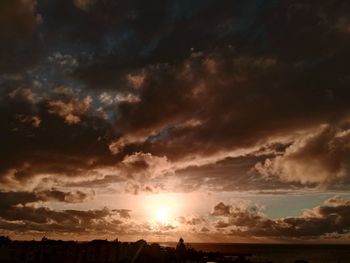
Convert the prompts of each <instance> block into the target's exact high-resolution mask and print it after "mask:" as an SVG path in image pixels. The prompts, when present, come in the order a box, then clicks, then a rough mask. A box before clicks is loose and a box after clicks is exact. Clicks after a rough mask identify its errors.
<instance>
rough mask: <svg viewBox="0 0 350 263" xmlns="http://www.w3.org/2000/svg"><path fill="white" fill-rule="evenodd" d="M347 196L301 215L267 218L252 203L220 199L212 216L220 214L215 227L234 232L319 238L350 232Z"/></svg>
mask: <svg viewBox="0 0 350 263" xmlns="http://www.w3.org/2000/svg"><path fill="white" fill-rule="evenodd" d="M349 212H350V204H349V200H345V199H340V198H332V199H329V200H327V201H325V202H324V204H322V205H321V206H317V207H315V208H312V209H308V210H305V211H304V213H303V215H302V216H299V217H286V218H279V219H273V220H272V219H269V218H267V217H266V216H265V215H264V214H263V213H261V211H260V209H259V208H258V207H255V206H250V205H246V206H231V205H225V204H224V203H219V204H217V205H216V206H215V207H214V210H213V212H212V215H213V216H217V217H221V219H220V220H219V221H217V222H216V223H215V227H216V228H217V229H225V230H228V233H230V234H231V235H235V236H256V237H277V238H288V237H295V238H321V237H322V236H324V235H327V234H335V235H343V234H348V233H349V232H350V227H349V226H350V217H349Z"/></svg>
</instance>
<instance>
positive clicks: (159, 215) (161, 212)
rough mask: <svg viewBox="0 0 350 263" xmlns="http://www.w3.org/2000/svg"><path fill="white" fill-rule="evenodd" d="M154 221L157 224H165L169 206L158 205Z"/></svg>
mask: <svg viewBox="0 0 350 263" xmlns="http://www.w3.org/2000/svg"><path fill="white" fill-rule="evenodd" d="M156 221H157V223H159V224H162V225H167V224H168V223H169V208H168V207H164V206H162V207H158V208H157V211H156Z"/></svg>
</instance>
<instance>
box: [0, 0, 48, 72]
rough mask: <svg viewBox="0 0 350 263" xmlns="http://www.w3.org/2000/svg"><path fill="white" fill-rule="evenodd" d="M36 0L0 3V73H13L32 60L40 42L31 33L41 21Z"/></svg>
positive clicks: (6, 0)
mask: <svg viewBox="0 0 350 263" xmlns="http://www.w3.org/2000/svg"><path fill="white" fill-rule="evenodd" d="M36 5H37V1H36V0H26V1H21V0H4V1H1V3H0V36H1V43H0V56H1V60H0V72H1V73H4V72H14V71H16V70H19V69H21V68H23V66H24V65H30V64H32V63H33V62H34V60H36V55H37V54H38V53H39V50H40V41H39V39H38V36H37V35H36V34H35V31H36V29H37V27H38V26H39V25H40V23H41V22H42V19H41V16H40V14H38V13H37V12H36Z"/></svg>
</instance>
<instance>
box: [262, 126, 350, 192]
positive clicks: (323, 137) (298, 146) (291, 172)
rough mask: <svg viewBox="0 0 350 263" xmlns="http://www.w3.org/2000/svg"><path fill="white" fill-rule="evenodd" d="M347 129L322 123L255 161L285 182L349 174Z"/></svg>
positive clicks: (325, 179) (266, 172)
mask: <svg viewBox="0 0 350 263" xmlns="http://www.w3.org/2000/svg"><path fill="white" fill-rule="evenodd" d="M349 134H350V133H349V130H348V129H342V128H340V127H332V126H329V125H327V126H324V127H322V128H320V129H319V130H318V131H315V132H314V133H309V134H307V135H302V136H300V137H299V138H297V139H296V140H295V141H294V142H293V143H292V144H291V145H290V146H289V147H288V148H287V149H286V151H285V152H284V153H283V154H282V155H280V156H276V157H274V158H271V159H267V160H265V162H264V163H258V164H257V165H256V166H255V167H256V169H257V170H258V171H259V172H260V173H261V174H263V175H265V176H268V175H273V176H278V177H279V178H281V179H282V180H284V181H296V182H301V183H303V184H307V183H321V184H325V185H326V184H330V183H333V182H334V181H340V180H344V179H345V178H346V177H348V176H349V174H350V167H349V153H350V144H349V142H350V135H349Z"/></svg>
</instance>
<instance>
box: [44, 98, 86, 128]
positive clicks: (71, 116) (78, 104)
mask: <svg viewBox="0 0 350 263" xmlns="http://www.w3.org/2000/svg"><path fill="white" fill-rule="evenodd" d="M91 102H92V98H91V97H90V96H87V97H85V98H84V99H83V100H82V101H77V100H72V101H69V102H63V101H61V100H57V101H49V102H48V108H49V109H48V110H49V113H52V114H57V115H59V116H60V117H62V118H63V119H64V121H65V122H66V123H67V124H77V123H79V122H80V121H81V115H83V114H84V113H85V112H86V111H87V110H88V109H89V107H90V104H91Z"/></svg>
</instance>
